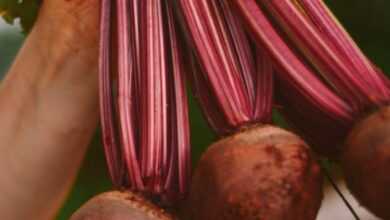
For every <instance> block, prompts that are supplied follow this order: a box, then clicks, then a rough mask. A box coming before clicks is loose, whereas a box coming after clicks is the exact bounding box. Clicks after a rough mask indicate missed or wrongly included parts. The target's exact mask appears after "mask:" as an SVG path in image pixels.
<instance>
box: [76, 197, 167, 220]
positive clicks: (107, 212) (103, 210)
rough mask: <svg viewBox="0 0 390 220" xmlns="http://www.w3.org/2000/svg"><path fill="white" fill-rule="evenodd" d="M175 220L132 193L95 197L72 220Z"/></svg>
mask: <svg viewBox="0 0 390 220" xmlns="http://www.w3.org/2000/svg"><path fill="white" fill-rule="evenodd" d="M101 219H105V220H173V219H174V218H173V217H171V216H170V215H169V214H167V213H166V212H164V211H163V210H162V209H160V208H158V207H157V206H155V205H153V204H152V203H150V202H148V201H146V200H145V199H144V198H142V197H141V196H139V195H137V194H134V193H131V192H119V191H113V192H107V193H103V194H100V195H98V196H95V197H94V198H92V199H91V200H89V201H88V202H87V203H86V204H84V205H83V206H82V207H81V208H80V209H79V210H77V211H76V212H75V213H74V214H73V215H72V217H71V218H70V220H101Z"/></svg>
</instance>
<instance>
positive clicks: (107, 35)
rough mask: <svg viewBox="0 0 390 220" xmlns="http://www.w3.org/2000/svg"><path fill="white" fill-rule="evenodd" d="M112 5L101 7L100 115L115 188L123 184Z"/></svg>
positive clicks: (103, 3) (107, 1)
mask: <svg viewBox="0 0 390 220" xmlns="http://www.w3.org/2000/svg"><path fill="white" fill-rule="evenodd" d="M111 16H112V4H111V3H110V0H103V1H102V7H101V37H100V62H99V65H100V66H99V68H100V71H99V73H100V75H99V78H100V80H99V83H100V85H99V87H100V109H101V111H100V114H101V126H102V131H103V132H102V133H103V134H102V135H103V138H102V139H103V144H104V150H105V154H106V160H107V164H108V169H109V173H110V175H111V179H112V182H113V183H114V185H115V186H116V187H119V186H120V185H121V184H122V183H123V179H122V177H123V176H122V173H121V162H120V161H121V157H120V152H118V140H116V133H115V125H114V121H113V117H112V116H113V111H114V110H113V101H112V96H113V94H112V88H111V79H112V76H111V63H110V49H111V48H110V44H111V25H112V24H111V22H110V17H111Z"/></svg>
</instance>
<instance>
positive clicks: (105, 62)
mask: <svg viewBox="0 0 390 220" xmlns="http://www.w3.org/2000/svg"><path fill="white" fill-rule="evenodd" d="M113 9H115V10H114V11H115V13H112V12H110V11H111V10H113ZM174 22H175V21H174V19H173V16H172V5H171V3H168V2H166V3H164V2H161V1H154V0H146V1H142V2H139V1H126V0H118V1H116V2H113V3H111V2H110V1H102V22H101V23H102V25H101V29H102V40H101V56H100V65H101V70H100V76H101V77H100V84H101V91H102V92H101V109H102V111H101V112H102V113H101V114H102V130H103V137H104V138H103V141H104V146H105V151H106V157H107V162H108V166H109V171H110V174H111V176H112V179H113V182H114V184H115V185H117V186H121V187H126V186H127V185H126V183H125V182H124V179H127V180H128V181H129V185H130V188H131V189H132V190H135V191H142V192H144V193H146V194H151V195H159V196H161V198H162V199H168V200H173V199H177V198H178V197H180V196H182V195H183V194H185V193H186V192H187V185H188V181H189V180H188V178H189V176H190V170H191V168H190V164H191V161H190V150H189V138H190V137H189V125H188V109H187V94H186V89H185V79H184V68H183V66H182V65H183V64H182V63H183V62H182V54H181V53H182V52H181V47H180V42H179V41H178V40H179V39H178V38H177V37H176V30H175V25H174ZM112 23H114V24H116V25H114V26H113V25H111V24H112ZM115 30H116V31H115ZM111 32H114V34H113V36H110V33H111ZM141 39H142V40H141ZM113 42H114V43H113ZM111 58H113V59H111ZM111 66H112V67H115V68H111ZM114 75H117V77H118V78H117V81H118V82H117V86H115V84H116V82H115V80H113V76H114ZM112 90H114V91H112ZM113 93H114V94H115V93H116V94H117V96H114V95H113ZM115 104H117V108H118V109H117V112H118V116H119V122H118V125H116V123H115V119H116V118H115V111H114V108H113V106H114V105H115ZM116 129H117V130H118V134H116ZM117 137H118V138H119V141H118V140H116V138H117ZM119 144H120V147H119V146H118V145H119ZM118 148H120V149H121V150H120V151H119V152H118V151H116V149H118ZM121 158H124V159H125V161H126V165H127V173H122V171H121V167H122V162H121Z"/></svg>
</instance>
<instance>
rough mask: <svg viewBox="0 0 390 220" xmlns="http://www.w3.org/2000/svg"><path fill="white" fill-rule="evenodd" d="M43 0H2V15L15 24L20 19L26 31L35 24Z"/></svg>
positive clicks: (0, 13)
mask: <svg viewBox="0 0 390 220" xmlns="http://www.w3.org/2000/svg"><path fill="white" fill-rule="evenodd" d="M40 3H41V0H0V16H2V17H3V19H4V20H5V21H6V22H7V23H9V24H14V23H15V20H16V19H20V24H21V26H22V28H23V30H24V32H28V31H29V30H30V29H31V27H32V26H33V24H34V22H35V20H36V17H37V15H38V10H39V6H40Z"/></svg>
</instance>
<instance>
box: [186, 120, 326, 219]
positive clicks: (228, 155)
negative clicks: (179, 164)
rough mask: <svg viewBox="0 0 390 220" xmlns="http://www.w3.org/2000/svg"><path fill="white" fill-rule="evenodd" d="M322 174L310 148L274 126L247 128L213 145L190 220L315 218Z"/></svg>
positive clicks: (198, 176) (199, 173)
mask: <svg viewBox="0 0 390 220" xmlns="http://www.w3.org/2000/svg"><path fill="white" fill-rule="evenodd" d="M321 183H322V176H321V175H320V168H319V166H318V165H317V163H316V161H315V160H313V158H312V157H311V154H310V151H309V149H308V147H307V146H306V144H305V143H304V142H303V141H302V139H300V138H299V137H297V136H296V135H294V134H292V133H290V132H287V131H285V130H283V129H280V128H277V127H273V126H258V127H251V128H248V129H244V130H243V131H241V132H239V133H237V134H234V135H232V136H230V137H227V138H223V139H221V140H219V141H218V142H216V143H214V144H213V145H211V146H210V148H209V149H208V150H207V152H206V153H204V155H203V156H202V158H201V160H200V162H199V164H198V167H197V169H196V172H195V175H194V177H193V182H192V187H191V193H190V197H189V201H188V207H187V211H188V213H189V218H190V219H199V220H200V219H202V220H213V219H226V220H230V219H231V220H236V219H248V220H255V219H284V220H292V219H297V220H301V219H305V220H310V219H315V218H316V216H317V211H318V209H319V207H320V204H321V200H322V184H321Z"/></svg>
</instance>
